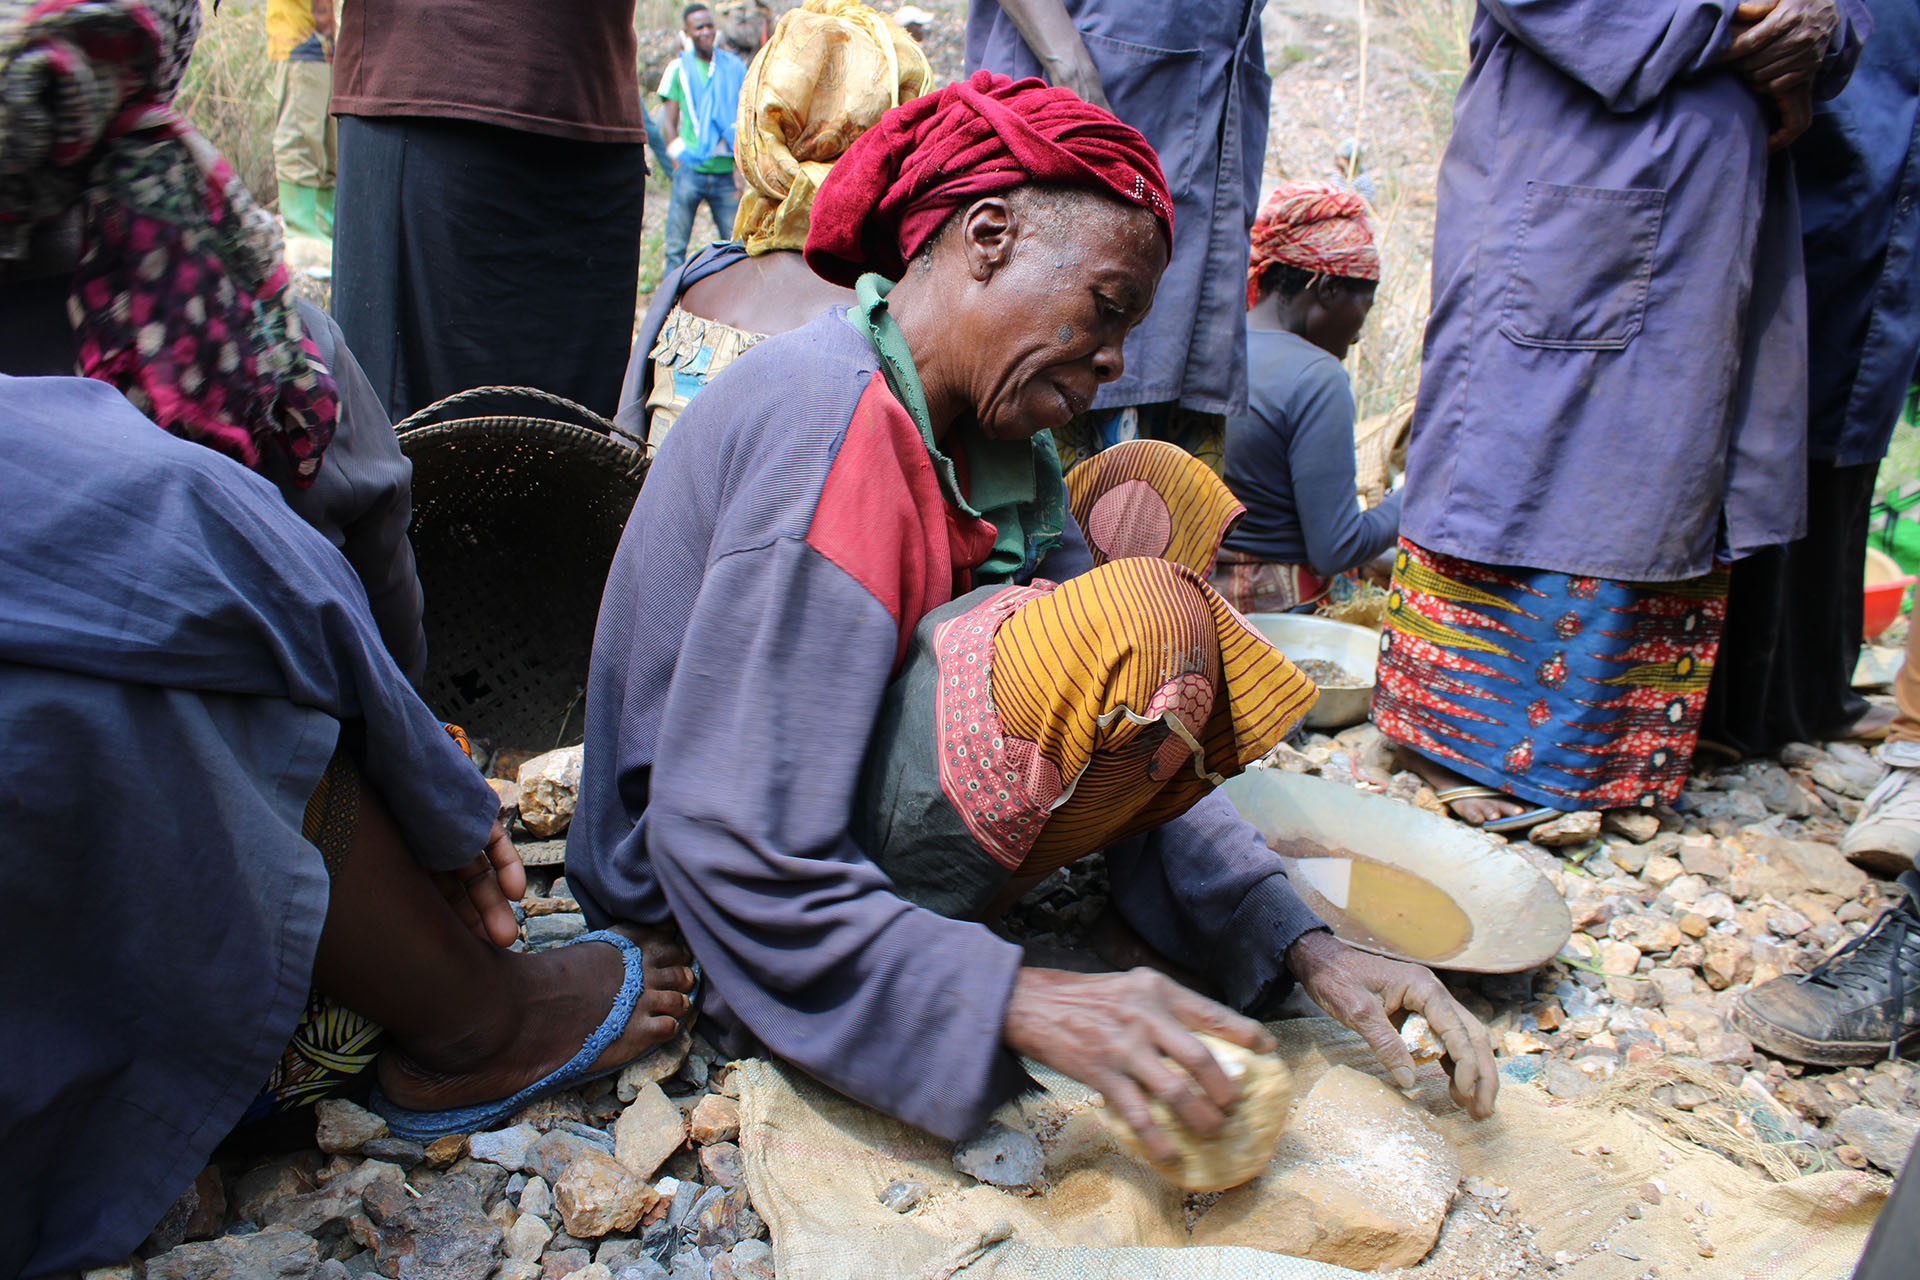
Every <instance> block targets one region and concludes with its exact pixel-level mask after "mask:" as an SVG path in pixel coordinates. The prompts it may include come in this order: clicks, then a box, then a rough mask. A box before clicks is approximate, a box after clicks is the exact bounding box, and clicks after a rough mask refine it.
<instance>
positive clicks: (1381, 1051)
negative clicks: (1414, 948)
mask: <svg viewBox="0 0 1920 1280" xmlns="http://www.w3.org/2000/svg"><path fill="white" fill-rule="evenodd" d="M1287 968H1288V969H1289V970H1291V971H1292V973H1293V975H1294V977H1296V978H1298V979H1299V980H1300V985H1301V986H1302V987H1305V988H1306V991H1307V994H1308V995H1309V996H1311V997H1313V1002H1314V1003H1315V1004H1317V1005H1319V1006H1320V1007H1321V1008H1322V1009H1325V1010H1326V1011H1327V1012H1328V1013H1329V1014H1331V1015H1333V1016H1334V1017H1335V1018H1337V1019H1339V1020H1340V1021H1341V1022H1343V1023H1345V1024H1346V1026H1347V1027H1348V1028H1349V1029H1351V1030H1353V1031H1357V1032H1359V1033H1360V1035H1361V1036H1363V1037H1364V1038H1365V1039H1366V1042H1367V1043H1368V1044H1369V1045H1370V1046H1372V1048H1373V1052H1374V1055H1375V1056H1376V1057H1378V1058H1379V1059H1380V1062H1381V1065H1383V1066H1385V1067H1386V1068H1387V1071H1388V1073H1389V1074H1391V1075H1392V1076H1393V1082H1394V1083H1395V1084H1397V1085H1399V1086H1400V1087H1401V1088H1402V1089H1411V1088H1412V1087H1413V1084H1414V1080H1415V1078H1416V1077H1415V1070H1414V1061H1413V1055H1412V1054H1411V1053H1409V1052H1407V1047H1406V1045H1404V1044H1402V1043H1401V1042H1400V1034H1399V1032H1397V1031H1395V1030H1394V1023H1393V1021H1392V1019H1393V1018H1394V1016H1395V1015H1397V1014H1399V1013H1401V1012H1402V1011H1404V1012H1406V1013H1408V1014H1414V1013H1418V1014H1423V1015H1425V1017H1426V1019H1427V1023H1428V1025H1429V1026H1431V1027H1432V1028H1433V1031H1434V1034H1435V1035H1437V1036H1439V1037H1440V1043H1441V1044H1442V1045H1444V1046H1445V1047H1446V1055H1445V1057H1443V1058H1442V1059H1441V1065H1442V1066H1443V1067H1445V1068H1446V1070H1447V1071H1448V1073H1449V1075H1450V1076H1451V1077H1452V1080H1451V1086H1452V1092H1453V1100H1454V1101H1455V1102H1457V1103H1459V1104H1460V1105H1461V1106H1462V1107H1465V1108H1466V1110H1467V1113H1468V1114H1469V1115H1471V1116H1472V1117H1473V1118H1474V1119H1476V1120H1485V1119H1486V1118H1487V1117H1488V1116H1490V1115H1492V1114H1493V1100H1494V1096H1495V1095H1496V1094H1498V1093H1499V1091H1500V1077H1499V1075H1498V1074H1497V1072H1496V1071H1495V1069H1494V1065H1493V1046H1492V1045H1491V1044H1490V1043H1489V1042H1488V1040H1487V1029H1486V1028H1485V1027H1483V1026H1481V1025H1480V1020H1479V1019H1477V1018H1475V1017H1474V1016H1473V1015H1472V1014H1470V1013H1468V1012H1467V1011H1466V1010H1465V1009H1464V1008H1462V1007H1461V1005H1460V1002H1459V1001H1457V1000H1455V999H1454V998H1453V996H1452V995H1451V994H1449V993H1448V991H1447V989H1446V987H1445V986H1443V985H1441V982H1440V979H1438V978H1436V977H1434V976H1433V971H1432V970H1431V969H1427V968H1425V967H1423V966H1421V965H1417V964H1407V963H1406V962H1405V961H1401V960H1388V959H1387V958H1385V957H1384V956H1376V955H1372V954H1369V953H1368V952H1365V951H1358V950H1356V949H1354V948H1353V947H1349V946H1348V945H1347V944H1346V943H1344V942H1342V941H1340V940H1339V939H1338V938H1336V937H1334V936H1333V935H1332V934H1331V933H1327V932H1324V931H1322V930H1319V929H1316V930H1314V931H1313V932H1312V933H1305V934H1302V935H1300V937H1298V938H1296V939H1294V942H1293V945H1292V946H1290V947H1288V948H1287Z"/></svg>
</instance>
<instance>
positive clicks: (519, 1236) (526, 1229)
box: [507, 1212, 553, 1262]
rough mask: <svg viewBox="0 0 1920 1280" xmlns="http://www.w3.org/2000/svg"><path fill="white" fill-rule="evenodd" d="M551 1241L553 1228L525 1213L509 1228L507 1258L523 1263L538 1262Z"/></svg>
mask: <svg viewBox="0 0 1920 1280" xmlns="http://www.w3.org/2000/svg"><path fill="white" fill-rule="evenodd" d="M551 1239H553V1228H552V1227H550V1226H548V1225H547V1224H546V1223H545V1222H543V1221H541V1220H540V1219H539V1218H537V1217H535V1216H534V1215H533V1214H531V1213H524V1212H523V1213H522V1214H521V1215H520V1216H519V1217H518V1218H517V1219H515V1220H514V1224H513V1225H512V1226H511V1227H509V1228H507V1257H509V1258H513V1259H517V1260H519V1261H523V1262H535V1261H538V1260H539V1258H540V1252H541V1250H543V1249H545V1248H546V1247H547V1241H549V1240H551Z"/></svg>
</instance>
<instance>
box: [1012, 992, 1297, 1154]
mask: <svg viewBox="0 0 1920 1280" xmlns="http://www.w3.org/2000/svg"><path fill="white" fill-rule="evenodd" d="M1196 1031H1204V1032H1206V1033H1207V1034H1209V1035H1215V1036H1219V1037H1220V1038H1221V1039H1223V1040H1230V1041H1232V1042H1233V1043H1235V1044H1238V1045H1241V1046H1243V1047H1245V1048H1248V1049H1252V1050H1254V1051H1256V1052H1260V1053H1265V1052H1269V1051H1271V1050H1272V1049H1273V1048H1274V1041H1273V1037H1272V1036H1270V1035H1268V1034H1267V1031H1266V1028H1264V1027H1262V1026H1261V1025H1260V1024H1259V1023H1257V1022H1255V1021H1253V1019H1251V1018H1243V1017H1241V1016H1240V1015H1239V1014H1237V1013H1235V1012H1233V1011H1232V1010H1231V1009H1228V1008H1227V1007H1226V1006H1224V1005H1220V1004H1216V1003H1215V1002H1213V1001H1212V1000H1209V999H1207V998H1206V997H1205V996H1203V995H1200V994H1198V993H1197V992H1193V991H1189V990H1188V989H1187V988H1185V987H1183V986H1181V985H1179V984H1178V983H1176V982H1174V981H1173V980H1172V979H1171V978H1168V977H1167V976H1166V975H1165V974H1162V973H1157V972H1155V971H1154V970H1152V969H1133V970H1130V971H1128V972H1126V973H1068V972H1065V971H1063V970H1059V969H1022V970H1020V973H1019V976H1018V977H1017V978H1015V979H1014V984H1013V997H1012V998H1011V999H1010V1000H1008V1002H1007V1018H1006V1024H1005V1027H1004V1030H1003V1032H1002V1039H1004V1040H1005V1041H1006V1044H1007V1047H1008V1048H1010V1049H1012V1050H1013V1051H1014V1052H1015V1053H1018V1054H1021V1055H1022V1056H1024V1057H1028V1058H1032V1059H1033V1060H1034V1061H1035V1062H1039V1063H1042V1064H1044V1065H1046V1066H1049V1067H1052V1068H1053V1069H1054V1070H1055V1071H1058V1072H1060V1073H1061V1074H1062V1075H1067V1076H1072V1077H1073V1078H1074V1079H1075V1080H1078V1081H1080V1082H1081V1083H1082V1084H1085V1085H1087V1086H1088V1087H1090V1088H1094V1089H1098V1090H1099V1091H1100V1092H1101V1093H1102V1094H1103V1095H1105V1097H1106V1101H1107V1105H1108V1106H1109V1107H1111V1108H1113V1110H1114V1111H1116V1112H1118V1113H1119V1115H1120V1116H1121V1118H1123V1119H1124V1120H1126V1122H1127V1123H1128V1124H1129V1125H1131V1126H1133V1131H1134V1132H1135V1133H1137V1134H1139V1135H1140V1143H1141V1145H1142V1146H1144V1147H1145V1148H1146V1150H1147V1153H1148V1154H1149V1155H1150V1156H1152V1157H1153V1158H1154V1159H1155V1160H1171V1159H1173V1158H1174V1155H1175V1152H1174V1149H1173V1144H1172V1143H1171V1141H1169V1139H1168V1138H1167V1135H1166V1134H1165V1133H1164V1132H1162V1131H1161V1129H1160V1126H1158V1125H1156V1124H1155V1123H1154V1122H1153V1117H1152V1113H1151V1112H1150V1111H1149V1110H1148V1108H1147V1102H1148V1099H1149V1098H1157V1099H1159V1100H1160V1101H1161V1102H1164V1103H1166V1104H1167V1106H1168V1107H1170V1108H1171V1109H1172V1111H1173V1113H1174V1114H1175V1115H1177V1116H1178V1117H1179V1118H1180V1122H1181V1123H1182V1124H1184V1125H1186V1126H1187V1127H1188V1128H1189V1129H1192V1130H1193V1131H1194V1132H1196V1133H1203V1134H1204V1133H1212V1132H1213V1131H1214V1130H1215V1129H1217V1128H1219V1127H1220V1122H1221V1120H1222V1119H1224V1118H1225V1114H1224V1113H1225V1109H1226V1108H1227V1107H1230V1106H1232V1105H1233V1102H1234V1099H1235V1098H1236V1097H1237V1096H1238V1094H1239V1089H1238V1087H1237V1086H1236V1085H1235V1084H1234V1083H1233V1081H1231V1080H1229V1079H1228V1078H1227V1076H1226V1073H1225V1072H1223V1071H1222V1070H1221V1069H1220V1064H1219V1063H1218V1062H1217V1061H1215V1060H1214V1057H1213V1055H1212V1054H1211V1053H1209V1052H1207V1049H1206V1046H1205V1045H1203V1044H1201V1043H1200V1041H1199V1040H1197V1039H1195V1038H1194V1034H1193V1033H1194V1032H1196Z"/></svg>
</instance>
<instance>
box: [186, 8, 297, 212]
mask: <svg viewBox="0 0 1920 1280" xmlns="http://www.w3.org/2000/svg"><path fill="white" fill-rule="evenodd" d="M202 19H203V21H204V23H205V25H204V27H203V28H202V30H201V33H200V43H199V45H198V46H197V47H196V48H195V49H194V54H193V61H191V62H190V63H188V64H187V76H186V80H185V81H184V82H183V83H182V84H181V86H180V97H179V106H180V110H181V112H182V114H184V115H185V116H186V117H187V119H189V120H191V121H193V123H194V126H195V127H196V128H198V129H199V130H200V132H201V133H204V134H206V135H207V140H208V141H209V142H211V143H213V145H214V148H215V149H216V150H218V151H219V152H220V154H221V155H223V156H225V157H226V158H227V163H228V164H230V165H232V166H233V171H234V172H235V173H237V174H239V175H240V180H241V181H242V182H244V183H246V184H247V190H249V191H251V192H252V193H253V198H254V199H255V200H257V201H259V202H260V203H261V204H263V205H266V206H268V207H270V208H271V207H273V206H274V205H275V203H276V201H277V198H278V194H279V185H278V183H277V182H276V181H275V179H274V173H273V122H274V100H273V64H272V63H271V62H269V61H268V60H267V29H266V0H226V2H225V3H224V4H222V5H221V6H220V10H219V12H217V13H216V12H214V10H213V9H212V8H211V6H208V7H205V8H203V9H202Z"/></svg>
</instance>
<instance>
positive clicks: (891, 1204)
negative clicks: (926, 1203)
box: [880, 1182, 927, 1213]
mask: <svg viewBox="0 0 1920 1280" xmlns="http://www.w3.org/2000/svg"><path fill="white" fill-rule="evenodd" d="M926 1198H927V1189H926V1187H925V1186H924V1185H922V1184H921V1183H918V1182H889V1183H888V1184H887V1185H886V1188H885V1189H884V1190H882V1191H881V1192H880V1203H881V1204H883V1205H885V1206H887V1208H889V1209H891V1210H893V1211H894V1212H895V1213H905V1212H907V1211H908V1210H909V1209H912V1208H914V1207H915V1206H917V1205H918V1204H919V1203H920V1202H921V1201H922V1200H924V1199H926Z"/></svg>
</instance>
